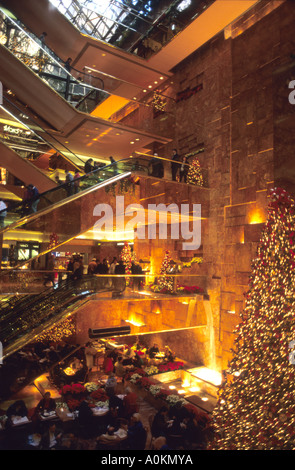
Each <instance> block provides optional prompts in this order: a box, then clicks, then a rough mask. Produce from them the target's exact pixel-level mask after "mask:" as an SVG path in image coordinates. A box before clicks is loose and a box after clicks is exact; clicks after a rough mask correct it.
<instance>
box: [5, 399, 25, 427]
mask: <svg viewBox="0 0 295 470" xmlns="http://www.w3.org/2000/svg"><path fill="white" fill-rule="evenodd" d="M6 416H7V418H8V419H7V422H6V425H10V426H11V425H12V424H13V423H12V418H13V417H14V416H18V417H21V418H24V417H25V416H28V409H27V407H26V405H25V402H24V401H23V400H17V401H16V402H15V403H13V404H12V405H10V407H9V408H8V409H7V411H6Z"/></svg>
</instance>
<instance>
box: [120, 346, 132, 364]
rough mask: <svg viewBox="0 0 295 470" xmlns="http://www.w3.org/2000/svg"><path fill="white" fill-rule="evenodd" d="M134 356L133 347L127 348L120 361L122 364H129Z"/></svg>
mask: <svg viewBox="0 0 295 470" xmlns="http://www.w3.org/2000/svg"><path fill="white" fill-rule="evenodd" d="M134 357H135V351H134V349H132V348H127V349H126V351H125V352H124V354H123V361H122V363H123V365H124V366H127V365H131V364H132V361H133V358H134Z"/></svg>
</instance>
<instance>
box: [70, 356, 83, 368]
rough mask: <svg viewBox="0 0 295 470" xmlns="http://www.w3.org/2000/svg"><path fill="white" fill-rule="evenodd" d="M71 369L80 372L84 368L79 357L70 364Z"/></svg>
mask: <svg viewBox="0 0 295 470" xmlns="http://www.w3.org/2000/svg"><path fill="white" fill-rule="evenodd" d="M70 367H71V368H72V369H73V370H74V371H78V370H80V369H82V368H83V364H82V362H81V361H80V359H78V358H77V357H74V359H73V362H71V364H70Z"/></svg>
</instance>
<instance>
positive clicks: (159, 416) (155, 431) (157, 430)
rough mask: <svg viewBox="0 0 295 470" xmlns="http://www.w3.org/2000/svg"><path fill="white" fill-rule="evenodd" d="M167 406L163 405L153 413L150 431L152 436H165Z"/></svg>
mask: <svg viewBox="0 0 295 470" xmlns="http://www.w3.org/2000/svg"><path fill="white" fill-rule="evenodd" d="M167 422H168V408H166V406H163V407H162V408H161V409H160V410H159V411H158V412H157V413H156V415H155V417H154V420H153V423H152V427H151V432H152V436H153V437H159V436H166V429H167Z"/></svg>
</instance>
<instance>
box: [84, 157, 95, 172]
mask: <svg viewBox="0 0 295 470" xmlns="http://www.w3.org/2000/svg"><path fill="white" fill-rule="evenodd" d="M92 164H93V159H92V158H88V160H87V161H86V162H85V165H84V171H85V173H91V171H92V170H93V165H92Z"/></svg>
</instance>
